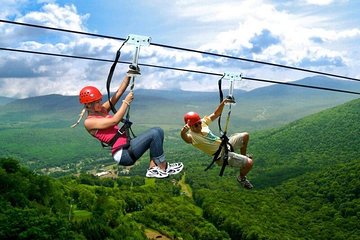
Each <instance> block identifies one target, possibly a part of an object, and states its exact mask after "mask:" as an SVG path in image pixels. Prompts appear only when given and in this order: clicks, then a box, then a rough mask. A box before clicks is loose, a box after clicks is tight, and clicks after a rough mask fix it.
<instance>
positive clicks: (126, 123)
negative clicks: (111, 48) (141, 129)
mask: <svg viewBox="0 0 360 240" xmlns="http://www.w3.org/2000/svg"><path fill="white" fill-rule="evenodd" d="M150 42H151V38H150V37H147V36H140V35H134V34H130V35H129V36H128V37H127V38H126V40H125V41H124V42H123V44H122V45H121V46H120V48H119V49H118V50H117V52H116V56H115V59H114V63H113V64H112V66H111V68H110V71H109V75H108V78H107V81H106V90H107V96H108V100H109V103H110V108H111V111H112V112H113V113H114V114H115V113H116V112H117V110H116V108H115V106H114V105H113V103H112V102H111V98H110V84H111V80H112V77H113V74H114V71H115V67H116V65H117V63H118V61H119V59H120V54H121V48H122V47H123V46H124V45H125V44H126V43H128V44H132V45H134V51H135V53H134V55H133V60H132V63H131V65H130V68H135V69H136V70H138V60H139V52H140V47H141V46H149V45H150ZM136 75H137V74H129V73H128V76H130V77H131V78H130V91H133V89H134V85H135V76H136ZM121 122H122V123H123V126H122V127H121V128H120V129H119V130H118V132H117V134H116V135H115V136H114V137H113V138H112V139H111V140H110V142H109V143H101V144H102V146H103V147H105V148H111V147H112V146H113V145H114V144H115V142H116V140H117V139H118V138H119V137H120V136H122V135H123V134H125V135H126V138H127V143H126V144H125V145H124V146H122V148H128V150H129V154H130V155H133V154H132V151H130V148H129V146H130V140H131V139H132V138H135V137H136V136H135V134H134V132H133V131H132V129H131V125H132V122H131V121H130V106H128V108H127V112H126V116H125V118H123V119H122V120H121ZM130 133H131V134H130ZM131 157H132V158H133V159H134V156H131Z"/></svg>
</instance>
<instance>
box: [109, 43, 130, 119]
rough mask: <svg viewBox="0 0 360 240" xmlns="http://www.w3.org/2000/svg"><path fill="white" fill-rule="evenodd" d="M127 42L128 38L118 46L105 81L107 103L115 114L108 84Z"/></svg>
mask: <svg viewBox="0 0 360 240" xmlns="http://www.w3.org/2000/svg"><path fill="white" fill-rule="evenodd" d="M128 40H129V37H128V38H127V39H126V40H125V41H124V42H123V44H122V45H121V46H120V48H119V49H118V50H117V52H116V56H115V60H114V63H113V64H112V66H111V68H110V71H109V75H108V77H107V81H106V91H107V96H108V100H109V103H110V108H111V111H112V112H113V113H116V112H117V110H116V108H115V106H114V104H113V103H112V102H111V101H110V84H111V80H112V77H113V75H114V71H115V68H116V64H117V63H118V61H119V58H120V54H121V52H120V50H121V48H122V47H123V46H124V45H125V43H126V42H127V41H128Z"/></svg>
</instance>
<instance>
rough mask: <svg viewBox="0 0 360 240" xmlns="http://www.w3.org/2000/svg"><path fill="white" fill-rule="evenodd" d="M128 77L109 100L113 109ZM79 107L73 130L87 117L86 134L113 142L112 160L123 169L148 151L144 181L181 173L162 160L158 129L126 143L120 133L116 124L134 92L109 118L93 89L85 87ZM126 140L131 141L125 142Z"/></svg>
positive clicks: (161, 137)
mask: <svg viewBox="0 0 360 240" xmlns="http://www.w3.org/2000/svg"><path fill="white" fill-rule="evenodd" d="M130 78H131V77H130V76H125V77H124V79H123V81H122V83H121V84H120V86H119V89H118V90H117V91H116V92H115V93H114V95H113V96H112V97H111V99H110V101H111V103H112V104H113V105H115V104H116V103H117V102H118V100H119V99H120V97H121V96H122V94H123V93H124V92H125V90H126V88H127V87H128V85H129V82H130ZM79 98H80V103H81V104H84V109H83V111H82V113H81V114H80V118H79V120H78V121H77V123H76V124H74V125H73V126H72V127H75V126H76V125H77V124H79V122H80V121H81V118H82V117H83V115H84V113H85V112H87V113H88V116H87V118H86V119H85V121H84V126H85V128H86V130H87V131H88V132H89V133H90V134H91V135H92V136H94V137H95V138H97V139H98V140H100V141H101V142H103V143H107V144H109V143H110V142H111V140H113V141H112V142H113V143H112V144H111V145H112V155H113V158H114V160H115V161H116V162H117V163H118V164H120V165H124V166H130V165H133V164H134V163H135V162H136V161H137V160H138V159H139V158H140V157H141V156H142V155H143V154H144V153H145V152H146V151H147V150H148V149H149V150H150V165H149V169H148V170H147V172H146V177H155V178H165V177H168V176H169V175H172V174H177V173H179V172H181V170H182V169H183V164H182V163H181V162H180V163H171V164H169V163H167V162H166V160H165V155H164V150H163V141H164V131H163V130H162V129H161V128H159V127H154V128H151V129H149V130H148V131H146V132H144V133H142V134H140V135H139V136H137V137H135V138H133V139H131V140H130V139H127V137H126V134H125V132H124V131H123V129H120V128H119V126H118V124H119V123H120V122H121V120H122V119H123V117H124V115H125V113H126V110H127V108H128V107H129V106H130V104H131V102H132V101H133V99H134V93H133V91H130V92H129V93H128V94H127V96H126V97H125V99H124V100H122V104H121V106H120V108H119V110H118V111H117V112H116V113H115V114H114V115H113V116H112V115H110V114H109V111H110V109H111V106H110V103H109V101H106V102H104V103H101V101H102V94H101V93H100V91H99V90H98V89H97V88H96V87H93V86H87V87H84V88H83V89H82V90H81V91H80V96H79ZM128 140H130V141H129V142H128Z"/></svg>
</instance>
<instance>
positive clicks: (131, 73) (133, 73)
mask: <svg viewBox="0 0 360 240" xmlns="http://www.w3.org/2000/svg"><path fill="white" fill-rule="evenodd" d="M127 75H128V76H136V75H141V73H140V68H139V66H137V65H136V66H135V65H132V64H131V65H129V70H128V71H127Z"/></svg>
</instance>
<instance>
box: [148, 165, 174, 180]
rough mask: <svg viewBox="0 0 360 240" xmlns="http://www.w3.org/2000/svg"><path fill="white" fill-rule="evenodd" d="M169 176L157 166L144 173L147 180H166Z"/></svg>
mask: <svg viewBox="0 0 360 240" xmlns="http://www.w3.org/2000/svg"><path fill="white" fill-rule="evenodd" d="M168 176H169V174H168V173H167V172H165V171H163V170H161V169H160V168H159V167H158V166H155V167H152V168H149V169H148V170H147V172H146V177H148V178H166V177H168Z"/></svg>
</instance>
